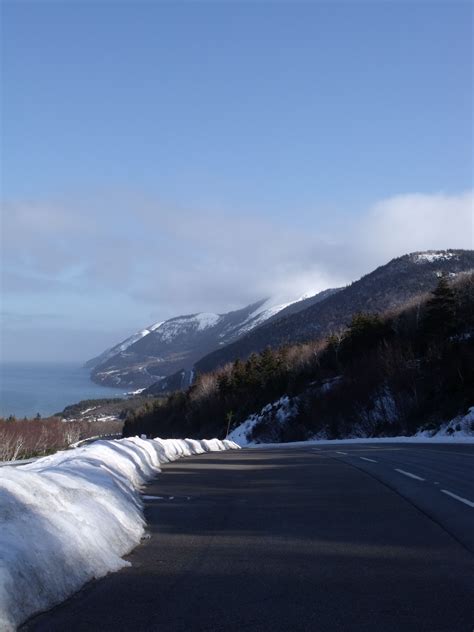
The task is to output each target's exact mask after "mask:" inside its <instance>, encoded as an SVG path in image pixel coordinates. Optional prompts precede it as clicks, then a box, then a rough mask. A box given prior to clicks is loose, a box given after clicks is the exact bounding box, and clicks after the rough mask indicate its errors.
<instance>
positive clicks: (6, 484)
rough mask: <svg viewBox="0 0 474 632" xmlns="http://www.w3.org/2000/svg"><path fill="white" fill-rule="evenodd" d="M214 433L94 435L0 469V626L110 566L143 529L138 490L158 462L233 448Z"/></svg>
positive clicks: (9, 626) (119, 563)
mask: <svg viewBox="0 0 474 632" xmlns="http://www.w3.org/2000/svg"><path fill="white" fill-rule="evenodd" d="M238 447H239V446H237V444H235V443H233V442H232V441H220V440H218V439H211V440H202V441H196V440H192V439H164V440H162V439H149V440H146V439H139V438H138V437H134V438H129V439H121V440H116V441H97V442H95V443H93V444H92V445H88V446H84V447H82V448H77V449H76V450H71V451H66V452H58V453H56V454H54V455H52V456H48V457H44V458H42V459H38V460H36V461H35V462H33V463H30V464H28V465H24V466H21V467H4V468H2V471H1V474H0V630H2V632H7V631H11V630H15V629H16V627H17V626H18V625H20V624H21V623H22V622H23V621H25V620H26V619H27V618H28V617H30V616H31V615H33V614H34V613H36V612H41V611H42V610H46V609H48V608H50V607H51V606H53V605H54V604H57V603H59V602H61V601H63V600H64V599H66V598H67V597H68V596H69V595H71V594H72V593H74V592H75V591H77V590H78V589H79V588H80V587H81V586H82V585H83V584H85V583H86V582H88V581H89V580H91V579H93V578H98V577H102V576H104V575H106V574H107V573H109V572H111V571H117V570H119V569H120V568H123V567H124V566H128V565H129V563H128V562H126V561H125V560H123V559H122V557H123V556H124V555H126V554H127V553H129V552H130V551H131V550H132V549H133V548H134V547H135V546H137V544H138V543H139V542H140V540H141V538H142V537H143V535H144V532H145V520H144V517H143V504H142V501H141V499H140V494H139V491H140V489H141V488H142V487H143V485H144V484H145V483H146V482H147V481H148V480H150V479H151V478H152V477H153V476H155V475H156V474H157V473H158V472H159V471H160V465H162V464H164V463H169V462H170V461H174V460H176V459H178V458H179V457H181V456H190V455H193V454H202V453H204V452H211V451H218V450H227V449H234V448H238Z"/></svg>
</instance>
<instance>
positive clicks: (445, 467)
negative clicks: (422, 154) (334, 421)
mask: <svg viewBox="0 0 474 632" xmlns="http://www.w3.org/2000/svg"><path fill="white" fill-rule="evenodd" d="M473 460H474V446H464V445H463V446H442V445H436V446H428V447H426V446H422V445H421V446H420V445H416V444H383V445H381V444H380V445H375V444H363V445H362V444H357V445H340V444H339V446H338V447H334V446H324V447H320V448H318V447H315V446H310V445H308V446H305V447H302V448H301V447H297V448H296V447H295V448H279V449H265V450H241V451H238V452H237V451H236V452H234V451H229V452H224V453H222V452H221V453H215V454H206V455H202V456H199V457H190V458H186V459H182V460H180V461H178V462H175V463H172V464H170V465H167V466H165V467H164V468H163V473H162V474H161V475H160V476H158V477H157V479H156V480H155V481H153V482H152V483H151V484H150V485H149V486H148V487H147V490H146V492H145V494H146V495H145V496H144V499H145V500H144V502H145V505H146V517H147V521H148V524H149V529H148V532H149V535H150V537H149V538H148V539H146V540H144V542H143V544H142V545H141V546H139V547H138V548H137V549H135V551H133V552H132V554H131V555H130V556H129V557H128V559H129V560H130V562H131V563H132V566H131V567H130V568H127V569H124V570H122V571H120V572H118V573H114V574H112V575H109V576H107V577H106V578H104V579H101V580H99V581H96V582H91V583H90V584H88V585H87V586H86V587H85V588H84V589H83V590H82V591H80V592H79V593H78V594H77V595H75V596H74V597H72V598H71V599H69V600H68V601H66V602H65V603H64V604H62V605H60V606H58V607H57V608H55V609H53V610H51V611H49V612H47V613H44V614H42V615H40V616H38V617H36V618H34V619H31V620H30V621H29V622H27V624H25V625H24V626H23V628H22V630H28V631H35V632H40V631H42V632H46V631H47V632H56V631H57V632H59V631H61V632H64V631H67V632H74V631H82V630H88V631H93V630H99V631H114V632H120V631H125V630H127V631H137V632H141V631H158V632H189V631H195V630H196V631H209V632H214V631H216V632H219V631H227V630H229V631H234V630H235V631H237V630H239V631H240V630H242V629H244V630H245V629H246V630H256V631H267V630H268V631H272V632H279V631H282V632H283V631H285V632H288V631H293V630H295V631H318V632H326V631H327V632H333V631H339V630H340V631H352V630H354V631H357V632H359V631H360V632H381V631H383V632H411V631H413V632H423V631H425V630H426V632H428V631H429V632H457V631H459V632H461V631H466V632H471V630H472V627H473V623H474V613H473V605H472V604H473V603H474V564H473V553H472V551H473V550H474V547H473V544H474V543H473V541H472V535H473V533H474V523H473V519H474V507H471V506H470V505H469V504H466V503H465V502H462V500H459V498H461V499H463V500H464V501H468V503H469V502H471V501H472V500H474V486H473V467H472V464H473ZM410 475H412V476H410ZM442 490H445V491H442ZM446 491H448V492H450V493H451V494H452V495H450V494H447V493H445V492H446ZM456 497H457V498H456Z"/></svg>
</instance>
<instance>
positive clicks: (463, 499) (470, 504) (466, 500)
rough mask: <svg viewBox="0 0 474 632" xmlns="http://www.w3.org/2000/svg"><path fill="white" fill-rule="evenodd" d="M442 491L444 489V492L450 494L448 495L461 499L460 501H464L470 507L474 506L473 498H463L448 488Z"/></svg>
mask: <svg viewBox="0 0 474 632" xmlns="http://www.w3.org/2000/svg"><path fill="white" fill-rule="evenodd" d="M440 491H442V492H443V494H448V496H451V497H452V498H455V499H456V500H459V502H460V503H464V504H465V505H467V506H468V507H474V503H473V502H472V501H471V500H468V499H467V498H463V497H462V496H458V495H457V494H453V492H448V490H447V489H442V490H440Z"/></svg>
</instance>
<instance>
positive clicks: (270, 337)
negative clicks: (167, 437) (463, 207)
mask: <svg viewBox="0 0 474 632" xmlns="http://www.w3.org/2000/svg"><path fill="white" fill-rule="evenodd" d="M470 270H474V251H472V250H445V251H427V252H417V253H412V254H408V255H404V256H402V257H398V258H397V259H393V260H392V261H390V262H389V263H387V264H386V265H384V266H381V267H379V268H377V269H376V270H374V271H373V272H371V273H370V274H367V275H365V276H364V277H362V278H361V279H360V280H359V281H356V282H354V283H352V284H351V285H349V286H348V287H346V288H344V289H342V290H341V291H339V292H336V293H333V294H331V295H330V296H328V297H327V298H325V300H324V301H321V302H318V303H316V304H313V305H310V306H309V307H307V308H306V309H304V310H302V311H298V312H297V313H293V314H292V313H287V314H285V313H284V312H281V314H280V315H279V316H280V317H279V318H277V319H274V320H272V321H269V322H267V323H265V324H263V325H261V326H260V327H259V328H258V329H255V330H254V331H251V332H250V333H248V334H246V335H245V336H242V337H241V338H240V339H239V340H237V341H235V342H233V343H232V344H229V345H227V346H226V347H223V348H221V349H218V350H216V351H214V352H213V353H210V354H209V355H207V356H206V357H204V358H202V359H201V360H199V361H198V362H197V363H196V366H195V369H196V371H197V372H200V373H206V372H208V371H212V370H213V369H215V368H217V367H219V366H222V365H224V364H225V363H226V362H230V361H233V360H235V359H236V358H241V359H245V358H247V357H248V356H249V355H250V354H251V353H254V352H258V351H261V350H263V349H264V348H265V347H267V346H270V347H273V348H276V347H278V346H281V345H283V344H292V343H295V342H304V341H307V340H312V339H314V338H317V337H321V336H327V335H328V334H330V333H334V332H337V331H338V330H340V329H342V328H344V327H346V326H347V325H348V323H350V321H351V318H352V316H353V315H354V314H356V313H357V312H373V313H383V312H385V311H388V310H391V309H397V308H399V307H400V306H403V305H405V304H407V303H409V302H410V301H412V300H416V299H417V297H420V296H422V295H423V294H426V293H427V292H430V291H432V290H433V288H434V287H435V286H436V283H437V280H438V277H439V275H442V274H444V275H448V276H456V275H458V274H459V273H461V272H467V271H470Z"/></svg>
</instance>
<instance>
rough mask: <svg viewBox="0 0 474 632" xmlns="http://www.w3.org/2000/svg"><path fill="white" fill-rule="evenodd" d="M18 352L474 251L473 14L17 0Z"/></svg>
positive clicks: (14, 186)
mask: <svg viewBox="0 0 474 632" xmlns="http://www.w3.org/2000/svg"><path fill="white" fill-rule="evenodd" d="M1 41H2V51H1V52H2V56H1V132H2V147H1V206H2V220H1V226H0V228H1V238H2V254H1V264H2V277H1V280H2V288H1V289H2V305H1V306H0V307H1V313H2V337H1V342H2V346H1V359H3V360H8V361H15V360H19V361H20V360H21V361H30V360H31V361H39V360H48V361H63V360H72V361H83V360H86V359H88V358H89V357H92V356H94V355H97V354H98V353H100V352H101V351H103V350H104V349H105V348H106V347H108V346H110V345H112V344H114V343H116V342H118V341H119V340H121V339H123V338H124V337H126V336H128V335H130V334H131V333H133V332H134V331H136V330H138V329H141V328H143V327H144V326H146V325H148V324H151V323H153V322H156V321H159V320H163V319H166V318H169V317H172V316H177V315H180V314H187V313H194V312H197V311H217V312H225V311H228V310H230V309H236V308H239V307H241V306H244V305H246V304H248V303H250V302H253V301H255V300H258V299H260V298H261V297H264V296H275V297H279V298H280V297H281V298H284V299H288V298H296V297H297V296H299V295H301V294H304V293H306V292H308V291H313V292H316V291H319V290H322V289H325V288H327V287H333V286H339V285H343V284H345V283H348V282H350V281H353V280H356V279H357V278H359V277H360V276H361V275H362V274H365V273H367V272H369V271H370V270H372V269H374V268H375V267H376V266H378V265H381V264H383V263H386V262H387V261H388V260H390V259H391V258H393V257H396V256H400V255H402V254H404V253H407V252H413V251H416V250H424V249H431V248H472V247H473V227H472V224H473V211H472V209H473V181H472V174H473V154H472V140H473V124H472V111H473V102H472V88H473V85H472V52H473V34H472V4H471V3H470V2H457V1H456V0H454V1H453V0H450V1H449V2H448V1H447V0H446V1H445V2H444V1H438V2H427V1H421V2H412V1H410V0H405V1H404V2H397V3H395V2H388V1H387V2H384V1H381V2H376V1H372V2H358V1H355V0H353V1H350V0H347V1H346V2H329V1H328V2H317V1H314V2H311V1H309V2H291V3H290V2H284V1H280V2H269V1H264V0H262V1H260V2H243V1H242V2H239V1H233V2H231V1H226V0H222V1H221V2H218V1H215V2H193V1H192V0H188V1H187V2H185V1H180V0H177V1H176V2H166V1H165V2H148V1H137V2H131V1H130V2H124V1H113V0H102V1H100V2H90V1H86V0H84V1H81V0H77V1H74V0H72V1H71V2H67V3H66V2H64V3H63V2H43V1H41V0H40V1H35V2H28V1H25V0H23V1H22V2H14V1H8V0H6V1H5V0H3V2H2V3H1Z"/></svg>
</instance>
